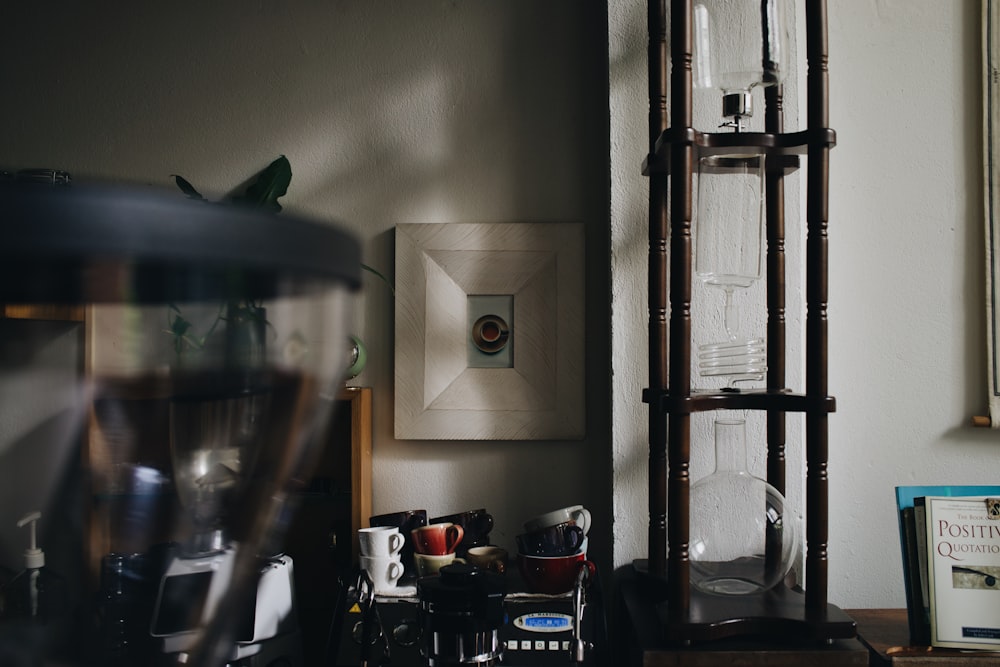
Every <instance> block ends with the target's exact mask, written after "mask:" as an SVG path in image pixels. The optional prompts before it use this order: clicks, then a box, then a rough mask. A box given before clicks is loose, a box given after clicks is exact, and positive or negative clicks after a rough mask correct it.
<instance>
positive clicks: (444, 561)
mask: <svg viewBox="0 0 1000 667" xmlns="http://www.w3.org/2000/svg"><path fill="white" fill-rule="evenodd" d="M413 562H414V563H415V564H416V566H417V576H420V577H430V576H433V575H435V574H438V573H439V572H440V571H441V568H442V567H444V566H445V565H451V564H452V563H464V562H465V559H464V558H455V554H454V553H450V554H443V555H440V556H437V555H434V554H422V553H415V554H413Z"/></svg>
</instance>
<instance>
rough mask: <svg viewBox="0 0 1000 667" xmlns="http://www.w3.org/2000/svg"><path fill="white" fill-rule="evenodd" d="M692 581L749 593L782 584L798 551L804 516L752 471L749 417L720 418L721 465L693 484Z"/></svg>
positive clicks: (720, 591) (718, 449)
mask: <svg viewBox="0 0 1000 667" xmlns="http://www.w3.org/2000/svg"><path fill="white" fill-rule="evenodd" d="M690 502H691V526H690V559H691V584H692V585H693V586H694V587H696V588H698V589H699V590H702V591H705V592H708V593H717V594H722V595H747V594H752V593H759V592H761V591H765V590H768V589H770V588H773V587H775V586H777V585H778V584H780V583H781V582H782V580H783V579H784V578H785V575H787V574H788V572H789V570H791V568H792V564H793V563H794V560H795V557H796V556H797V554H798V525H797V524H798V517H797V516H796V515H795V513H794V512H792V511H790V509H789V508H788V506H787V504H786V502H785V498H784V496H782V494H781V493H780V492H779V491H778V490H777V489H776V488H774V487H773V486H771V485H770V484H768V483H767V482H766V481H764V480H763V479H760V478H759V477H754V476H753V475H751V474H750V473H749V472H748V471H747V450H746V422H745V421H744V420H743V419H717V420H716V421H715V470H714V471H713V472H712V474H710V475H708V476H707V477H704V478H702V479H700V480H698V481H697V482H695V483H694V484H692V485H691V494H690Z"/></svg>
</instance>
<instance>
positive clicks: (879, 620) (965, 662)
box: [847, 609, 1000, 667]
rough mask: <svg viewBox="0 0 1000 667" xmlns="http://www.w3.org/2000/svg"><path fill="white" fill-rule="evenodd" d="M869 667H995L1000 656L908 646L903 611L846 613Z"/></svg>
mask: <svg viewBox="0 0 1000 667" xmlns="http://www.w3.org/2000/svg"><path fill="white" fill-rule="evenodd" d="M847 613H848V614H850V615H851V616H852V617H853V618H854V619H855V621H856V622H857V624H858V636H859V638H860V639H861V641H862V643H864V644H865V646H867V647H868V649H869V651H870V652H871V663H870V664H871V665H872V667H996V665H998V664H1000V652H994V651H961V650H958V649H950V648H934V647H930V646H911V645H910V643H909V639H910V637H909V632H910V631H909V627H908V625H907V622H906V609H849V610H847Z"/></svg>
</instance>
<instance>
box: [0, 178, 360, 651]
mask: <svg viewBox="0 0 1000 667" xmlns="http://www.w3.org/2000/svg"><path fill="white" fill-rule="evenodd" d="M0 230H2V231H0V233H2V234H3V238H4V243H3V244H0V303H7V304H11V303H17V304H57V305H59V306H62V305H72V306H83V307H85V313H86V315H85V321H84V322H83V323H82V324H76V323H74V322H48V323H46V322H37V321H28V320H25V321H11V320H3V319H0V351H2V352H4V354H2V355H0V360H2V361H3V366H2V368H0V371H2V372H0V392H3V394H4V396H8V397H20V396H21V395H26V396H27V395H30V393H31V392H32V391H34V389H35V388H36V387H37V385H38V384H39V382H40V381H41V380H40V379H41V378H44V377H47V376H49V375H51V374H52V373H53V372H56V371H58V373H59V375H58V378H59V382H58V386H59V387H60V392H59V394H58V398H59V400H60V404H59V405H58V406H57V408H53V409H52V413H53V415H54V416H53V417H51V418H50V419H49V420H48V421H51V422H54V423H57V424H59V428H55V429H49V428H45V427H44V424H45V423H48V421H44V422H43V426H42V427H36V428H31V427H30V426H26V427H25V428H19V429H16V430H10V429H4V430H0V438H2V439H3V440H2V443H0V444H2V445H3V446H2V447H0V478H2V481H0V489H4V491H3V493H5V494H7V495H5V496H4V502H3V503H0V506H2V505H7V506H8V507H10V509H11V510H13V511H16V512H22V513H23V510H22V509H21V507H22V506H28V507H30V509H32V510H41V512H42V520H41V522H40V525H39V535H40V536H41V537H40V540H41V541H42V543H43V546H45V547H46V555H47V559H46V566H47V567H52V568H53V569H54V570H58V571H59V572H60V573H61V574H62V575H63V576H65V577H67V578H68V579H69V580H70V586H69V589H70V593H71V595H70V599H69V600H67V604H66V607H65V608H64V610H63V612H64V613H65V614H68V616H69V618H71V619H72V621H73V622H72V623H69V624H60V623H57V622H53V621H54V620H55V619H52V618H49V619H46V618H42V617H40V616H39V617H26V618H21V617H17V618H15V617H10V616H6V615H5V616H0V664H4V665H38V664H43V665H44V664H59V665H84V664H105V665H113V664H121V665H140V664H143V665H144V664H157V665H167V664H181V663H183V664H187V665H198V666H202V667H209V666H211V667H217V666H218V665H222V664H226V663H236V662H238V661H239V660H241V659H242V656H244V655H246V654H247V653H248V652H249V653H260V652H262V651H263V650H266V647H267V646H277V644H276V643H273V642H279V641H281V642H284V638H285V635H282V633H283V632H284V630H285V628H286V627H287V624H286V621H287V619H276V627H277V630H275V631H274V633H273V634H271V635H267V636H261V635H260V634H259V633H257V627H258V626H255V625H253V624H251V625H252V627H253V632H254V633H255V634H252V635H251V640H250V641H248V640H247V635H246V634H244V633H245V628H244V627H243V624H244V622H245V621H246V620H247V611H248V601H250V603H249V611H251V612H252V611H253V610H254V606H253V600H254V595H255V594H257V593H258V592H259V591H258V583H259V582H261V581H262V580H264V578H267V581H268V582H269V586H272V590H270V591H269V592H268V595H269V596H271V597H269V598H268V600H267V602H268V604H270V603H271V602H273V601H274V600H285V599H287V598H288V597H289V595H290V589H289V586H288V585H287V584H286V585H285V586H284V591H282V590H277V593H276V594H275V593H274V589H280V588H281V586H280V585H275V584H276V582H278V584H280V579H279V578H276V577H274V576H272V575H271V574H270V572H273V571H275V570H277V569H279V568H281V567H282V563H283V562H284V561H279V560H277V559H275V558H274V557H275V554H277V553H278V552H280V551H281V550H282V544H283V538H284V534H285V530H286V528H287V527H288V524H289V522H290V520H291V518H292V517H293V515H294V511H295V508H296V503H295V499H296V491H297V490H299V489H300V488H301V484H302V483H303V480H305V479H308V473H309V470H310V467H311V465H312V462H313V460H314V458H315V456H316V455H317V453H318V452H317V451H316V450H317V449H318V445H319V444H320V443H322V442H323V431H324V430H325V428H326V426H327V424H328V422H329V414H330V410H331V407H332V405H333V402H334V398H335V397H336V394H337V392H338V390H339V387H340V382H341V379H342V377H343V376H344V373H345V371H346V369H347V366H348V359H347V352H348V346H347V345H346V344H345V341H346V340H347V333H348V331H349V330H350V316H351V298H350V292H352V291H353V290H355V289H357V288H358V286H359V278H360V262H359V247H358V244H357V242H356V241H355V240H354V239H353V238H352V237H350V236H348V235H346V234H344V233H343V232H341V231H340V230H338V229H337V228H335V227H333V226H329V225H325V224H320V223H316V222H313V221H308V220H304V219H301V218H297V217H294V216H291V215H287V214H282V215H280V216H279V215H274V214H271V213H267V212H264V211H261V210H259V209H250V208H242V207H237V206H228V205H221V204H208V203H204V202H196V201H192V200H188V199H185V198H184V197H182V196H178V195H177V194H174V193H172V192H171V193H161V192H158V191H152V190H148V189H136V188H120V187H99V186H93V185H91V186H84V185H76V184H74V185H70V186H66V187H60V188H54V187H49V186H39V185H30V186H27V187H26V186H24V185H23V184H0ZM56 344H58V345H65V346H66V347H67V348H68V349H69V350H70V352H69V353H67V355H66V356H68V357H69V358H70V360H72V359H73V358H80V359H82V363H81V364H80V366H79V367H74V365H73V364H72V363H69V364H67V363H61V364H58V366H59V367H58V368H55V367H56V366H57V364H55V363H54V362H53V352H52V347H53V346H54V345H56ZM67 367H68V370H67ZM52 384H53V385H56V383H55V382H53V383H52ZM53 400H54V399H53ZM9 405H10V403H9V402H8V403H7V405H3V406H0V414H3V413H5V412H6V410H7V408H8V407H9ZM8 423H9V422H6V421H0V424H8ZM36 436H43V437H36ZM0 538H3V528H2V527H0ZM6 542H7V540H5V539H0V547H3V545H4V543H6ZM46 542H48V544H45V543H46ZM7 562H10V561H7ZM109 563H111V564H114V565H115V567H114V568H111V569H112V570H113V571H115V572H117V573H118V575H119V576H117V577H115V580H116V582H117V583H115V584H114V585H113V586H110V587H109V585H108V584H106V583H105V586H103V587H102V582H101V581H100V579H101V574H102V570H103V571H104V572H105V573H106V572H107V571H109V567H108V564H109ZM265 564H266V567H265ZM102 565H103V567H102ZM286 570H287V572H288V574H289V576H290V574H291V568H290V567H286ZM104 579H108V577H104ZM123 582H125V583H123ZM260 590H261V591H262V590H263V588H261V589H260ZM170 591H172V593H171V594H168V593H169V592H170ZM258 602H259V600H258ZM267 606H268V605H263V606H262V605H260V604H258V605H257V616H258V620H259V618H260V612H261V610H262V609H264V610H266V609H267ZM287 609H288V610H289V611H290V610H291V609H290V608H287ZM251 619H252V617H251ZM278 620H280V622H281V623H280V624H278V622H277V621H278ZM279 635H280V636H279ZM112 636H113V637H114V639H113V641H112V639H109V637H112ZM287 636H291V633H290V632H289V634H288V635H287ZM272 640H273V642H272ZM269 642H271V643H269ZM248 644H252V645H248ZM285 646H286V645H285V644H284V643H282V649H281V650H285ZM289 651H290V652H289V655H292V653H293V652H294V650H293V649H289ZM288 664H296V663H295V662H294V660H291V661H290V662H289V663H288Z"/></svg>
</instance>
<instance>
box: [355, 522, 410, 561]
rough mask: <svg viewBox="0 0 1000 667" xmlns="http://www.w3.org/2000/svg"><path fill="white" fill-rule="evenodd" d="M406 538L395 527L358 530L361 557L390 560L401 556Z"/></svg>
mask: <svg viewBox="0 0 1000 667" xmlns="http://www.w3.org/2000/svg"><path fill="white" fill-rule="evenodd" d="M404 541H405V538H404V537H403V534H402V533H400V532H399V528H397V527H395V526H375V527H372V528H360V529H358V546H359V547H360V548H361V555H362V556H368V557H370V558H388V557H390V556H396V555H398V554H399V551H400V549H402V548H403V542H404Z"/></svg>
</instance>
